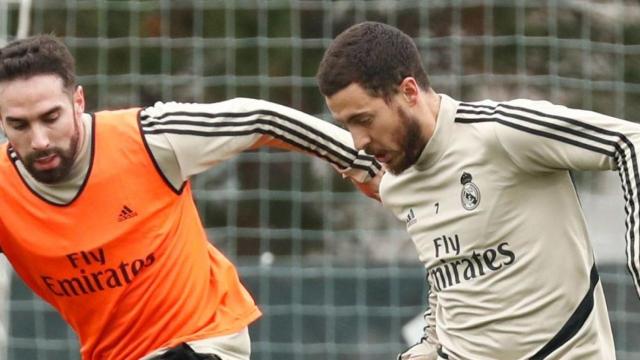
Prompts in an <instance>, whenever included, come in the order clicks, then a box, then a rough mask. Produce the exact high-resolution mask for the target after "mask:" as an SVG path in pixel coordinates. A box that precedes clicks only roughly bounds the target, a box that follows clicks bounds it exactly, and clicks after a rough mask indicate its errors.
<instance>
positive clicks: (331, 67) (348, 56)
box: [316, 21, 430, 101]
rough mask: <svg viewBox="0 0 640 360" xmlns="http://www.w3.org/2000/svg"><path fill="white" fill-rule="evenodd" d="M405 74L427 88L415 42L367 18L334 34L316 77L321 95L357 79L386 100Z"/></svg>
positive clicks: (337, 89)
mask: <svg viewBox="0 0 640 360" xmlns="http://www.w3.org/2000/svg"><path fill="white" fill-rule="evenodd" d="M408 76H411V77H413V78H415V79H416V82H417V83H418V85H419V86H420V87H421V88H422V89H423V90H427V89H429V86H430V85H429V78H428V76H427V73H426V72H425V70H424V68H423V66H422V58H421V57H420V53H419V52H418V48H417V47H416V44H415V43H414V42H413V40H412V39H411V38H410V37H409V36H408V35H407V34H405V33H403V32H402V31H400V30H398V29H396V28H395V27H392V26H389V25H386V24H382V23H378V22H370V21H367V22H362V23H359V24H356V25H353V26H351V27H350V28H348V29H347V30H345V31H344V32H342V33H341V34H340V35H338V36H337V37H336V38H335V40H334V41H333V43H331V45H330V46H329V48H328V49H327V51H326V52H325V53H324V56H323V58H322V61H321V62H320V67H319V68H318V73H317V75H316V78H317V80H318V86H319V87H320V92H321V93H322V94H323V95H324V96H332V95H333V94H335V93H337V92H338V91H340V90H342V89H344V88H345V87H347V86H349V84H351V83H357V84H360V85H361V86H362V87H363V88H364V89H365V90H366V91H367V92H368V93H369V94H371V95H372V96H376V97H383V98H384V99H385V101H388V100H389V99H390V98H391V96H392V95H394V94H395V93H396V92H397V86H398V85H399V84H400V82H402V80H403V79H404V78H406V77H408Z"/></svg>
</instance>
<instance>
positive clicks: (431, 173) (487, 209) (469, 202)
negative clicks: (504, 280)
mask: <svg viewBox="0 0 640 360" xmlns="http://www.w3.org/2000/svg"><path fill="white" fill-rule="evenodd" d="M386 180H390V181H385V184H384V187H383V193H382V196H383V202H384V204H385V206H387V207H388V208H390V209H391V210H392V211H393V212H394V214H395V215H396V217H397V218H398V219H399V220H401V221H402V222H404V224H405V226H406V229H407V231H408V232H409V234H410V236H411V238H412V240H413V242H414V243H415V245H416V247H417V250H418V252H419V255H420V258H421V260H423V261H425V262H426V261H429V260H431V261H433V260H436V259H441V258H451V257H457V256H462V255H463V254H464V253H468V252H473V251H474V249H482V248H485V247H487V246H492V244H490V242H491V240H490V236H488V235H487V233H488V232H491V225H490V218H491V216H492V214H493V213H494V211H493V209H495V207H496V206H499V203H500V201H503V191H504V190H505V189H504V187H505V185H506V184H505V181H504V178H503V174H501V173H500V171H499V170H498V169H496V168H494V167H491V166H489V165H487V164H484V163H482V162H480V161H474V159H473V158H472V157H470V158H469V161H459V162H455V163H454V162H447V163H443V164H441V165H440V166H436V167H431V168H428V169H426V170H423V171H418V170H416V169H412V170H411V171H409V172H407V173H406V174H403V175H402V176H398V177H393V178H390V179H386Z"/></svg>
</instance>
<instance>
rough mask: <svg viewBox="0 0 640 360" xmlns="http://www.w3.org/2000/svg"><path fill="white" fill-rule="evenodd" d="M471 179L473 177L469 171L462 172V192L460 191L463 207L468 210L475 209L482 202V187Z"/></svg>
mask: <svg viewBox="0 0 640 360" xmlns="http://www.w3.org/2000/svg"><path fill="white" fill-rule="evenodd" d="M471 180H473V177H472V176H471V174H469V173H468V172H464V173H462V176H461V177H460V184H462V192H461V193H460V201H461V202H462V207H464V208H465V209H467V210H473V209H475V208H477V207H478V204H480V189H479V188H478V186H477V185H476V184H474V183H473V182H472V181H471Z"/></svg>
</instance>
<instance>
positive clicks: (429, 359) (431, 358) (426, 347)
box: [398, 341, 438, 360]
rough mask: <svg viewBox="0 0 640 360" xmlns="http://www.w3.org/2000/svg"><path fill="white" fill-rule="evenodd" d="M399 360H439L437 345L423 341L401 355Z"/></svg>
mask: <svg viewBox="0 0 640 360" xmlns="http://www.w3.org/2000/svg"><path fill="white" fill-rule="evenodd" d="M398 360H438V350H437V348H436V346H435V345H433V344H429V343H428V342H426V341H422V342H419V343H417V344H415V345H413V346H412V347H410V348H409V349H407V351H405V352H403V353H402V354H399V355H398Z"/></svg>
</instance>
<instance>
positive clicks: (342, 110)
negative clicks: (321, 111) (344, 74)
mask: <svg viewBox="0 0 640 360" xmlns="http://www.w3.org/2000/svg"><path fill="white" fill-rule="evenodd" d="M325 101H326V103H327V106H328V107H329V110H330V111H331V114H332V115H333V117H334V118H335V119H336V120H338V121H339V122H346V121H348V120H349V119H351V118H354V117H359V116H364V115H367V114H371V113H374V112H375V109H376V108H377V107H379V106H382V105H384V100H383V99H382V98H377V97H373V96H371V95H370V94H369V93H367V91H366V90H364V89H363V88H362V86H360V85H359V84H356V83H352V84H350V85H349V86H347V87H345V88H344V89H342V90H340V91H338V92H337V93H335V94H333V95H332V96H329V97H325Z"/></svg>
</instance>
